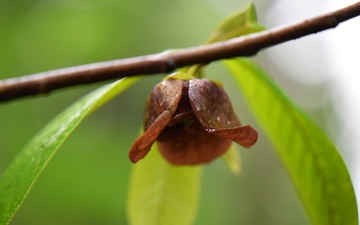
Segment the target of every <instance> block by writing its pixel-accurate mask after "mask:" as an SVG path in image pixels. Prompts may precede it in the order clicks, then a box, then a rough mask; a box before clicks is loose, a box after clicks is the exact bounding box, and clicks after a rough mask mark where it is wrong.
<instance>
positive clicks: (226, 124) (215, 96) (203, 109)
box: [189, 79, 241, 130]
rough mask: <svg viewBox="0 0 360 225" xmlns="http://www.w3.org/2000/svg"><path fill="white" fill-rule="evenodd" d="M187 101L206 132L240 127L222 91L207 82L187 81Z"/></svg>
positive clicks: (215, 85)
mask: <svg viewBox="0 0 360 225" xmlns="http://www.w3.org/2000/svg"><path fill="white" fill-rule="evenodd" d="M189 99H190V103H191V106H192V108H193V110H194V112H195V115H196V117H197V118H198V120H199V122H200V123H201V125H202V126H203V127H204V128H205V129H206V130H212V129H219V128H233V127H238V126H241V123H240V121H239V119H238V118H237V116H236V114H235V112H234V110H233V108H232V105H231V102H230V99H229V97H228V96H227V94H226V93H225V91H224V89H223V88H221V87H220V86H218V85H217V84H215V83H213V82H211V81H209V80H201V79H193V80H190V81H189Z"/></svg>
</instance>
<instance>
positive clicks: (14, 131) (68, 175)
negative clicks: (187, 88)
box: [0, 0, 360, 225]
mask: <svg viewBox="0 0 360 225" xmlns="http://www.w3.org/2000/svg"><path fill="white" fill-rule="evenodd" d="M254 2H255V5H256V6H257V11H258V17H259V20H260V22H261V23H263V24H264V25H265V26H266V27H268V28H272V27H277V26H281V25H285V24H287V23H291V22H295V21H298V20H302V19H305V18H307V17H310V16H315V15H318V14H321V13H324V12H327V11H329V10H333V9H336V8H339V7H341V6H345V5H346V4H350V3H351V2H354V1H341V3H339V1H335V0H333V1H330V0H327V1H325V0H317V1H314V0H304V1H296V0H271V1H269V0H263V1H261V0H258V1H254ZM245 4H246V1H244V0H197V1H194V0H178V1H167V0H131V1H130V0H101V1H100V0H57V1H54V0H31V1H29V0H17V1H11V0H0V78H1V79H4V78H9V77H16V76H21V75H26V74H31V73H36V72H43V71H47V70H52V69H58V68H62V67H69V66H75V65H80V64H86V63H91V62H98V61H105V60H112V59H118V58H126V57H131V56H138V55H144V54H150V53H156V52H161V51H164V50H166V49H170V48H184V47H190V46H196V45H199V44H201V43H202V42H203V41H204V40H205V39H206V37H207V35H208V34H209V33H210V32H211V31H212V29H214V27H215V26H216V25H217V24H218V23H219V22H220V21H221V19H222V18H223V17H224V16H225V15H227V14H228V13H230V12H232V11H233V10H235V9H237V8H239V7H241V6H243V5H245ZM359 25H360V18H358V19H354V20H352V21H350V22H346V23H345V24H344V25H341V26H339V27H338V28H337V29H336V30H331V31H326V32H323V33H320V34H317V35H312V36H310V37H306V38H303V39H300V40H296V41H292V42H289V43H286V44H282V45H280V46H276V47H272V48H270V49H268V50H265V51H262V52H261V53H260V54H258V56H256V57H255V58H254V60H256V61H257V62H258V63H259V64H260V65H261V66H262V67H263V68H264V69H265V70H267V71H268V72H269V73H270V74H271V76H272V77H273V78H274V80H275V81H276V82H278V83H279V85H280V86H281V87H282V88H283V89H284V90H285V91H286V93H287V94H288V95H289V96H291V98H292V99H293V100H294V101H295V102H296V103H297V104H298V105H300V106H301V107H302V108H303V109H304V111H306V112H307V113H308V114H309V115H310V116H311V118H312V119H313V120H314V121H315V122H316V123H317V124H318V125H319V126H321V127H322V128H323V129H324V130H325V132H326V133H328V134H329V136H330V137H331V139H332V140H333V141H334V142H335V144H336V145H337V146H338V147H339V149H340V151H341V154H342V155H343V156H344V159H345V161H346V163H347V165H348V167H349V169H350V172H351V176H352V178H353V180H354V184H355V187H356V189H357V190H358V189H359V188H360V185H359V184H358V183H359V178H360V177H359V174H360V173H359V171H360V168H359V166H358V165H360V164H359V163H358V161H359V153H358V150H359V148H360V142H359V140H360V133H359V131H358V127H359V125H360V119H359V118H360V117H359V111H360V109H359V107H358V106H360V102H359V99H360V93H359V91H358V89H359V88H358V86H359V85H358V84H359V71H360V68H359V63H358V60H359V58H360V53H359V52H360V47H359V45H358V43H357V40H359V39H360V33H359ZM207 73H208V76H210V77H212V78H216V79H219V80H221V81H223V82H224V83H225V87H226V90H227V91H228V93H229V95H230V97H231V99H232V101H233V104H234V107H235V108H236V110H237V112H238V115H239V117H240V119H241V120H242V121H243V123H244V124H252V125H253V126H254V127H256V128H258V129H259V125H258V124H256V122H255V120H254V118H253V117H252V116H251V114H250V113H249V111H248V109H247V108H246V105H245V104H244V101H243V99H242V97H241V96H240V95H239V92H238V91H237V90H236V88H235V86H234V85H233V82H232V81H231V79H230V78H229V76H227V72H226V71H225V69H224V68H223V67H222V66H221V65H220V64H219V63H213V64H212V65H211V66H210V67H209V68H208V69H207ZM162 77H163V75H155V76H149V77H146V78H144V79H143V80H142V81H140V82H139V83H137V84H136V85H135V86H133V87H132V88H131V89H129V90H128V91H126V92H125V93H124V94H122V95H120V96H118V97H117V98H115V99H114V100H112V101H111V102H110V103H108V104H107V105H106V106H104V107H103V108H101V109H100V110H98V111H97V112H95V113H94V114H92V115H91V116H89V117H88V118H87V119H86V120H85V121H84V122H83V123H82V124H81V125H80V126H79V127H78V128H77V129H76V131H75V132H74V133H73V134H72V135H71V136H70V138H69V139H68V140H67V141H66V142H65V144H64V145H63V146H62V147H61V148H60V150H59V151H58V153H57V154H56V155H55V157H54V158H53V159H52V161H51V163H50V164H49V165H48V167H47V168H46V170H45V171H44V173H43V174H42V175H41V176H40V178H39V180H38V182H37V183H36V185H35V186H34V188H33V190H32V192H31V194H30V195H29V197H28V199H27V200H26V201H25V203H24V205H23V206H22V207H21V209H20V210H19V212H18V213H17V215H16V216H15V218H14V220H13V221H12V223H11V224H13V225H15V224H38V225H39V224H54V225H56V224H68V225H71V224H76V225H79V224H87V225H89V224H128V222H127V219H126V194H127V186H128V181H129V176H130V171H131V163H130V161H129V160H128V158H127V152H128V149H129V147H130V146H131V144H132V141H133V140H135V139H136V137H137V134H138V131H139V127H140V126H141V124H142V121H143V118H142V113H143V108H144V101H145V98H146V97H147V95H148V93H149V92H150V91H151V90H152V87H153V86H154V85H155V84H156V83H157V82H159V81H160V80H161V79H162ZM105 83H107V82H104V83H102V84H94V85H87V86H81V87H75V88H68V89H65V90H60V91H55V92H53V93H51V94H49V95H47V96H41V97H33V98H26V99H20V100H15V101H11V102H9V103H2V104H0V173H1V172H2V171H4V170H5V168H6V166H7V165H8V164H9V163H10V162H11V160H12V159H13V158H14V157H15V156H16V154H18V152H19V151H20V150H21V149H22V148H23V147H24V146H25V144H26V143H27V142H28V141H29V140H30V139H31V137H32V136H34V135H35V134H36V133H37V132H38V131H39V130H40V129H41V128H42V127H43V126H44V125H45V124H46V123H47V122H49V121H50V120H51V119H52V118H53V117H54V116H55V115H57V114H58V113H60V112H61V111H62V110H63V109H65V108H66V107H67V106H69V105H70V104H71V103H72V102H74V101H76V100H77V99H78V98H80V97H81V96H83V95H85V94H86V93H88V92H90V91H91V90H93V89H95V88H97V87H99V86H101V85H103V84H105ZM241 155H242V174H241V176H235V175H234V174H232V173H231V172H230V171H229V170H228V169H227V167H226V166H225V164H224V163H223V162H222V161H221V160H217V161H215V162H214V163H212V164H211V165H207V166H205V169H204V175H203V183H202V194H201V201H200V209H199V214H198V216H197V218H196V222H195V224H197V225H200V224H229V225H232V224H234V225H235V224H267V225H272V224H274V225H275V224H293V225H295V224H308V221H307V218H306V215H305V214H304V212H303V209H302V208H301V205H300V202H299V200H298V198H297V196H296V194H295V191H294V189H293V187H292V185H291V183H290V180H289V177H288V175H287V174H286V171H285V170H284V169H283V167H282V165H281V163H280V162H279V160H278V158H277V156H276V155H275V153H274V151H273V150H272V147H271V144H270V143H269V141H268V140H267V139H266V137H265V136H264V134H263V133H261V132H260V138H259V142H258V144H256V145H255V146H254V147H253V148H251V149H250V150H244V149H242V150H241Z"/></svg>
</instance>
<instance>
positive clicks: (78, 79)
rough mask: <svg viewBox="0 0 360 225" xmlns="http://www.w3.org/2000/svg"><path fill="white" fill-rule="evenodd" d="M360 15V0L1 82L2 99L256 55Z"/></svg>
mask: <svg viewBox="0 0 360 225" xmlns="http://www.w3.org/2000/svg"><path fill="white" fill-rule="evenodd" d="M359 15H360V2H357V3H355V4H352V5H350V6H347V7H345V8H342V9H339V10H336V11H333V12H330V13H327V14H324V15H321V16H317V17H314V18H310V19H307V20H305V21H301V22H298V23H295V24H291V25H287V26H284V27H280V28H275V29H271V30H267V31H263V32H259V33H255V34H250V35H246V36H242V37H239V38H234V39H231V40H228V41H224V42H218V43H215V44H210V45H206V46H199V47H192V48H187V49H182V50H179V51H176V52H171V53H158V54H153V55H146V56H140V57H134V58H128V59H120V60H113V61H107V62H99V63H92V64H87V65H82V66H75V67H70V68H65V69H59V70H53V71H48V72H43V73H38V74H33V75H27V76H22V77H17V78H10V79H5V80H1V81H0V102H4V101H9V100H12V99H16V98H21V97H25V96H31V95H38V94H42V93H49V92H51V91H53V90H56V89H61V88H65V87H71V86H76V85H81V84H90V83H95V82H100V81H105V80H111V79H119V78H123V77H127V76H136V75H143V74H147V75H150V74H157V73H169V72H171V71H173V70H175V69H177V68H181V67H185V66H189V65H193V64H206V63H210V62H212V61H216V60H220V59H227V58H234V57H245V56H253V55H255V54H256V53H258V52H259V51H260V50H262V49H265V48H268V47H271V46H274V45H277V44H280V43H284V42H287V41H290V40H295V39H298V38H301V37H304V36H306V35H309V34H315V33H317V32H320V31H323V30H326V29H330V28H335V27H336V26H337V25H338V24H339V23H341V22H344V21H346V20H348V19H351V18H354V17H356V16H359Z"/></svg>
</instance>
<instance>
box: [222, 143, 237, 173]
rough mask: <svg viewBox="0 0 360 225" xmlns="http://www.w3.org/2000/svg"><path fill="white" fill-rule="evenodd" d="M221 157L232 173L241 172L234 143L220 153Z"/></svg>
mask: <svg viewBox="0 0 360 225" xmlns="http://www.w3.org/2000/svg"><path fill="white" fill-rule="evenodd" d="M222 159H223V160H224V162H225V163H226V165H227V166H228V167H229V169H230V170H231V171H232V172H233V173H234V174H236V175H239V174H240V173H241V158H240V153H239V150H238V148H237V146H236V144H235V143H232V145H231V147H230V148H229V149H228V150H227V151H226V152H225V153H224V154H223V155H222Z"/></svg>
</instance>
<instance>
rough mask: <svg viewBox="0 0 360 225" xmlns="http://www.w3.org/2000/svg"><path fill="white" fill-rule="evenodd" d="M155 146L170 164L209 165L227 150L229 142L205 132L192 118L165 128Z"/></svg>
mask: <svg viewBox="0 0 360 225" xmlns="http://www.w3.org/2000/svg"><path fill="white" fill-rule="evenodd" d="M160 137H161V138H160ZM157 144H158V147H159V149H160V152H161V154H162V155H163V156H164V158H165V159H166V160H167V161H168V162H170V163H171V164H175V165H185V164H190V165H195V164H201V163H209V162H211V161H212V160H214V159H215V158H217V157H219V156H220V155H222V154H223V153H224V152H225V151H226V150H227V149H229V147H230V145H231V140H230V139H227V138H224V137H220V136H216V135H212V134H210V133H208V132H206V131H205V130H204V129H203V127H202V125H201V124H200V123H199V122H198V121H197V120H196V118H193V120H192V121H187V122H184V123H178V124H176V125H175V126H173V127H166V128H165V129H164V130H163V132H162V133H161V136H159V138H158V140H157Z"/></svg>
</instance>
